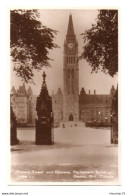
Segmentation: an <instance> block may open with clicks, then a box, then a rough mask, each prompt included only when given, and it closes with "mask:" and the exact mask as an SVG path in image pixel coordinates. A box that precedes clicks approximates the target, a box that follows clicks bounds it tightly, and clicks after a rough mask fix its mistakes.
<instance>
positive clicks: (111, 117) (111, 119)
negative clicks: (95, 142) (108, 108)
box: [110, 113, 113, 144]
mask: <svg viewBox="0 0 127 195" xmlns="http://www.w3.org/2000/svg"><path fill="white" fill-rule="evenodd" d="M110 122H111V144H112V143H113V128H112V113H111V115H110Z"/></svg>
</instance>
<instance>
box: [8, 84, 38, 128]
mask: <svg viewBox="0 0 127 195" xmlns="http://www.w3.org/2000/svg"><path fill="white" fill-rule="evenodd" d="M11 105H12V109H13V111H14V113H15V116H16V118H17V124H18V126H34V125H35V117H36V109H35V108H36V96H34V95H33V92H32V89H31V87H29V88H28V89H27V90H26V88H25V84H23V85H22V86H19V89H18V90H17V91H16V89H15V87H14V86H13V87H12V89H11Z"/></svg>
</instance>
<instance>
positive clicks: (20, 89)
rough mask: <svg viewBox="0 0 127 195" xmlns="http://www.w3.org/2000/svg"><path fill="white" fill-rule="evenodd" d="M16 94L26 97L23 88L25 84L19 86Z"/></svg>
mask: <svg viewBox="0 0 127 195" xmlns="http://www.w3.org/2000/svg"><path fill="white" fill-rule="evenodd" d="M17 93H18V94H23V95H26V88H25V84H24V83H23V85H22V86H19V89H18V90H17Z"/></svg>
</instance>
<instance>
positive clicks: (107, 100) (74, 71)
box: [52, 15, 115, 124]
mask: <svg viewBox="0 0 127 195" xmlns="http://www.w3.org/2000/svg"><path fill="white" fill-rule="evenodd" d="M63 77H64V80H63V95H62V92H61V90H60V89H59V91H60V93H58V92H57V94H54V93H53V94H52V104H53V112H54V121H55V122H61V121H63V122H66V121H75V122H77V121H82V122H88V121H91V122H92V121H96V122H100V123H101V122H102V123H105V124H110V119H111V104H112V98H113V95H114V94H115V88H114V86H112V87H111V90H110V93H109V94H107V95H104V94H102V95H99V94H96V91H95V90H94V94H90V90H89V93H88V94H86V92H85V90H84V88H82V89H81V91H80V95H79V67H78V42H77V40H76V36H75V33H74V27H73V21H72V16H71V15H70V16H69V22H68V29H67V35H66V40H65V41H64V64H63Z"/></svg>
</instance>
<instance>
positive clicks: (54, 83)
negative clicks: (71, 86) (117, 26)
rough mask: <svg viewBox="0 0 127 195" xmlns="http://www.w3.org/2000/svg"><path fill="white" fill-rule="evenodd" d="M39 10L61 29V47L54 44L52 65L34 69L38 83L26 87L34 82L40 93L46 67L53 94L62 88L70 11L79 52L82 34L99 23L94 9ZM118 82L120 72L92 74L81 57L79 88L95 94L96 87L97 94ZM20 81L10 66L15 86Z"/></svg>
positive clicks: (45, 22) (57, 40)
mask: <svg viewBox="0 0 127 195" xmlns="http://www.w3.org/2000/svg"><path fill="white" fill-rule="evenodd" d="M39 11H40V21H41V22H42V24H43V25H46V26H47V27H49V28H52V29H54V30H57V31H58V33H57V35H56V37H55V39H54V42H55V43H56V44H58V45H59V47H60V48H55V49H53V50H51V51H50V52H49V57H50V58H51V59H53V61H51V68H42V70H41V71H40V72H35V77H34V82H35V85H33V84H27V85H26V88H28V86H29V85H30V86H31V88H32V90H33V93H34V94H35V95H38V94H39V93H40V89H41V85H42V73H43V71H45V72H46V75H47V77H46V82H47V87H48V90H49V93H50V94H52V91H54V93H56V92H57V89H58V88H59V87H60V88H61V89H62V90H63V44H64V40H65V36H66V34H67V27H68V20H69V14H72V19H73V25H74V31H75V34H76V39H77V41H78V45H79V47H78V51H79V55H80V54H81V52H82V47H83V37H82V36H81V33H83V32H85V31H86V30H88V29H90V28H91V26H92V24H95V23H96V18H97V14H98V11H97V10H95V9H91V10H88V9H87V10H86V9H84V10H82V9H72V10H70V9H48V10H46V9H43V10H39ZM117 82H118V78H117V76H115V77H113V78H112V77H110V76H109V75H106V74H104V73H102V72H101V71H99V72H98V73H92V74H91V67H90V65H89V64H88V62H86V60H84V59H83V60H80V61H79V91H80V90H81V88H82V87H84V88H85V91H86V93H88V91H89V90H90V91H91V94H93V92H94V89H95V90H96V94H109V93H110V89H111V86H112V85H114V86H115V87H116V86H117ZM21 84H22V82H21V79H19V78H17V77H16V75H15V73H14V72H13V71H12V70H11V86H13V85H14V86H15V88H16V89H18V87H19V85H21Z"/></svg>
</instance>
